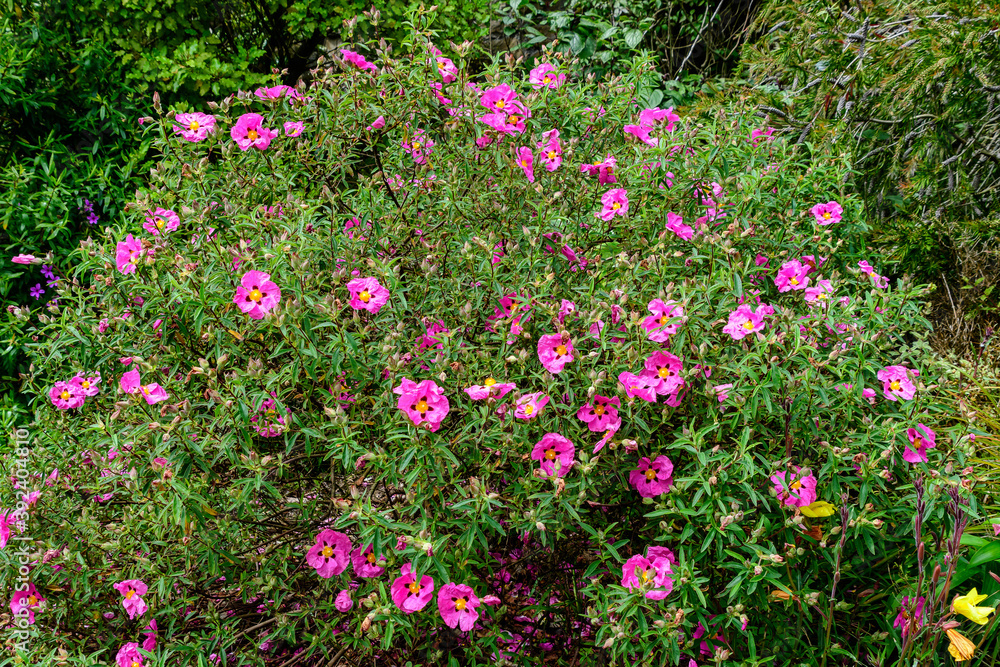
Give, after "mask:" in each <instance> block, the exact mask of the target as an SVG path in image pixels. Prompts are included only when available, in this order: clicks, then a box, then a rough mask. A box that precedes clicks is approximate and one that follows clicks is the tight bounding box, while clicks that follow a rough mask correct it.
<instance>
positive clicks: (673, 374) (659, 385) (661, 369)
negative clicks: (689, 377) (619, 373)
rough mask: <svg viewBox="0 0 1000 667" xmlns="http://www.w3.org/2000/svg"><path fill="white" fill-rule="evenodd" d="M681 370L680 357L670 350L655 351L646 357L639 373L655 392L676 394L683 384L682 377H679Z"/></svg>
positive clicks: (681, 362)
mask: <svg viewBox="0 0 1000 667" xmlns="http://www.w3.org/2000/svg"><path fill="white" fill-rule="evenodd" d="M683 370H684V362H683V361H681V358H680V357H678V356H677V355H674V354H671V353H670V352H660V351H657V352H654V353H653V354H651V355H650V356H649V358H647V359H646V361H645V363H644V364H643V371H642V373H640V375H641V376H642V378H643V379H644V380H645V381H646V382H647V384H648V385H649V386H650V387H652V389H653V391H654V392H656V394H658V395H659V396H669V395H671V394H676V393H677V390H678V389H680V388H681V387H683V386H684V378H682V377H681V372H682V371H683Z"/></svg>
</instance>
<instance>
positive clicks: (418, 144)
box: [400, 130, 434, 164]
mask: <svg viewBox="0 0 1000 667" xmlns="http://www.w3.org/2000/svg"><path fill="white" fill-rule="evenodd" d="M400 144H401V145H402V147H403V150H404V151H406V152H407V153H409V154H410V155H411V156H412V157H413V161H414V162H416V163H417V164H426V163H427V156H428V155H430V154H431V153H433V152H434V140H433V139H431V138H430V137H429V136H427V133H426V132H424V131H423V130H416V131H414V133H413V137H412V138H411V139H404V140H403V141H402V142H400Z"/></svg>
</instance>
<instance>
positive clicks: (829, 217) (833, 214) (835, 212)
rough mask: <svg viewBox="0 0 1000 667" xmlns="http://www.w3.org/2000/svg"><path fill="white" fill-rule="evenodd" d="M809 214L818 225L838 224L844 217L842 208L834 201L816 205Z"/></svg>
mask: <svg viewBox="0 0 1000 667" xmlns="http://www.w3.org/2000/svg"><path fill="white" fill-rule="evenodd" d="M809 212H810V213H812V214H813V217H815V218H816V223H817V224H820V225H832V224H833V223H835V222H840V221H841V219H842V218H843V215H844V208H843V207H842V206H841V205H840V204H838V203H837V202H835V201H831V202H827V203H825V204H816V205H815V206H813V207H812V208H811V209H809Z"/></svg>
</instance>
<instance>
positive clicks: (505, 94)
mask: <svg viewBox="0 0 1000 667" xmlns="http://www.w3.org/2000/svg"><path fill="white" fill-rule="evenodd" d="M516 99H517V93H515V92H514V91H513V90H512V89H511V87H510V86H508V85H507V84H506V83H501V84H500V85H499V86H494V87H493V88H490V89H489V90H487V91H486V92H484V93H483V95H482V97H481V98H480V99H479V103H480V104H481V105H482V106H484V107H486V108H487V109H489V110H490V111H491V112H494V113H496V112H500V113H504V114H506V113H508V112H509V110H510V107H511V105H512V104H513V103H514V100H516Z"/></svg>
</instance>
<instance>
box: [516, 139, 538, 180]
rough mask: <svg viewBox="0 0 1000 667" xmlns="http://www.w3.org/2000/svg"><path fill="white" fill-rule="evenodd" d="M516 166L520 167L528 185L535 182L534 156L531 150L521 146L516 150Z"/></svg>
mask: <svg viewBox="0 0 1000 667" xmlns="http://www.w3.org/2000/svg"><path fill="white" fill-rule="evenodd" d="M517 164H518V165H519V166H520V167H521V171H523V172H524V175H525V176H526V177H527V178H528V182H529V183H534V182H535V156H534V154H533V153H532V152H531V149H530V148H528V147H527V146H521V147H520V148H518V149H517Z"/></svg>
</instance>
